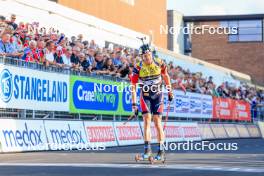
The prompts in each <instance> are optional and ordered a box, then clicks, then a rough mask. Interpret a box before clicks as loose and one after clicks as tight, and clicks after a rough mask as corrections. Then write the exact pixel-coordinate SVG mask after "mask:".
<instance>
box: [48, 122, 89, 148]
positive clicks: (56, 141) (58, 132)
mask: <svg viewBox="0 0 264 176" xmlns="http://www.w3.org/2000/svg"><path fill="white" fill-rule="evenodd" d="M44 124H45V130H46V134H47V139H48V143H49V146H50V149H51V150H71V149H73V148H74V149H75V148H78V149H84V148H86V146H87V140H86V134H85V131H84V128H83V121H55V120H45V121H44Z"/></svg>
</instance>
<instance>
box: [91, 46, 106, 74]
mask: <svg viewBox="0 0 264 176" xmlns="http://www.w3.org/2000/svg"><path fill="white" fill-rule="evenodd" d="M94 57H95V61H96V66H95V67H94V68H93V70H95V71H96V74H101V71H103V68H104V58H103V55H102V53H101V52H99V51H98V52H96V53H95V55H94Z"/></svg>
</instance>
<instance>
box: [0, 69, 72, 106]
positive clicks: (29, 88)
mask: <svg viewBox="0 0 264 176" xmlns="http://www.w3.org/2000/svg"><path fill="white" fill-rule="evenodd" d="M0 82H1V86H0V107H1V108H18V109H32V110H45V111H69V76H68V75H65V74H59V73H49V72H43V71H37V70H33V69H26V68H23V67H14V66H7V65H2V64H0Z"/></svg>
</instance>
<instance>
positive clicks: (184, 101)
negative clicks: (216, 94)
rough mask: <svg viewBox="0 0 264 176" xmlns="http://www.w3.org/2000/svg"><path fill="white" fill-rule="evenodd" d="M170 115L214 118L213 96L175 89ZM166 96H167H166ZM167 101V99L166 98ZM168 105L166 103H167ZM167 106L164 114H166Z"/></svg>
mask: <svg viewBox="0 0 264 176" xmlns="http://www.w3.org/2000/svg"><path fill="white" fill-rule="evenodd" d="M174 97H175V100H174V101H173V102H172V103H171V108H170V111H169V116H174V117H186V118H212V111H213V100H212V96H209V95H202V94H197V93H191V92H187V93H184V92H183V91H178V90H176V91H174ZM165 98H166V96H165ZM165 102H166V99H165ZM165 105H166V104H165ZM166 110H167V109H166V106H165V112H164V115H166Z"/></svg>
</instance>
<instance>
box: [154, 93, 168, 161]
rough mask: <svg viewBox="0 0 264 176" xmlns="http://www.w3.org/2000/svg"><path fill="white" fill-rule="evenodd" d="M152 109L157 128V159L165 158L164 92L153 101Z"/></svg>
mask: <svg viewBox="0 0 264 176" xmlns="http://www.w3.org/2000/svg"><path fill="white" fill-rule="evenodd" d="M152 103H153V104H152V110H153V121H154V124H155V128H156V130H157V139H158V147H157V148H158V151H157V156H156V159H157V160H163V159H164V156H165V153H164V147H163V144H164V141H165V135H164V131H163V126H162V124H161V122H162V113H163V106H164V104H163V94H162V93H160V94H159V95H158V96H157V98H156V99H155V100H154V101H153V102H152Z"/></svg>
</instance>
